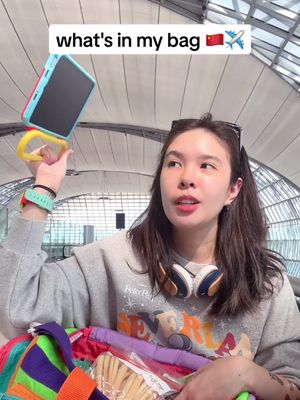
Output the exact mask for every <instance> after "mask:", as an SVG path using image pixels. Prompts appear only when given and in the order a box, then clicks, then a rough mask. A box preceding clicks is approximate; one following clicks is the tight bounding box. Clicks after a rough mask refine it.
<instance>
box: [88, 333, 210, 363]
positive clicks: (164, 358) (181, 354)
mask: <svg viewBox="0 0 300 400" xmlns="http://www.w3.org/2000/svg"><path fill="white" fill-rule="evenodd" d="M90 336H91V338H93V339H94V340H97V341H99V342H102V343H106V344H110V345H112V346H115V347H118V348H120V349H124V350H127V349H129V350H130V351H135V352H136V353H137V354H138V355H140V356H145V357H149V358H151V359H153V360H155V361H158V362H163V363H168V364H172V365H177V366H180V367H184V368H189V369H192V370H196V369H198V368H200V367H203V366H204V365H207V364H209V363H210V362H211V361H210V360H208V359H207V358H204V357H201V356H199V355H197V354H193V353H189V352H187V351H183V350H179V349H169V348H167V347H162V346H158V345H155V344H152V343H148V342H145V341H144V340H140V339H137V338H133V337H131V336H127V335H124V334H122V333H120V332H116V331H112V330H110V329H106V328H101V327H93V329H92V331H91V334H90Z"/></svg>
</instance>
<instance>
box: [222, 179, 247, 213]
mask: <svg viewBox="0 0 300 400" xmlns="http://www.w3.org/2000/svg"><path fill="white" fill-rule="evenodd" d="M242 186H243V179H242V178H238V179H237V180H236V182H235V183H234V184H232V185H230V189H229V195H228V198H227V201H226V203H225V206H230V204H231V203H232V202H233V201H234V200H235V199H236V198H237V196H238V194H239V193H240V190H241V187H242Z"/></svg>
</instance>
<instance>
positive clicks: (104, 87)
mask: <svg viewBox="0 0 300 400" xmlns="http://www.w3.org/2000/svg"><path fill="white" fill-rule="evenodd" d="M24 4H25V2H23V1H22V2H21V1H20V0H2V1H1V2H0V47H1V51H0V88H1V90H0V243H1V241H2V240H3V239H4V238H5V237H6V235H7V232H8V230H9V228H10V224H11V220H12V218H13V217H14V216H15V215H16V214H17V213H18V212H19V206H18V203H19V199H20V195H21V194H22V193H23V191H24V189H26V188H28V187H31V186H32V184H33V178H32V177H31V176H30V174H29V171H28V170H27V168H26V167H25V165H24V162H23V161H21V160H20V159H19V158H17V156H16V148H17V145H18V142H19V140H20V139H21V137H22V135H23V134H24V131H25V127H24V125H23V124H22V122H21V112H22V110H23V108H24V106H25V104H26V101H27V99H28V97H29V95H30V93H31V91H32V89H33V87H34V85H35V83H36V81H37V79H38V77H39V75H40V73H41V71H42V69H43V66H44V64H45V61H46V60H47V58H48V55H49V49H48V28H49V25H51V24H54V23H56V24H62V23H63V24H67V23H72V24H108V23H109V24H211V23H215V24H250V25H251V29H252V49H251V54H250V55H75V56H74V58H75V60H76V61H78V62H79V64H81V65H82V66H83V67H84V68H85V69H86V70H87V71H88V72H89V73H90V74H91V75H92V76H94V78H95V79H96V83H97V88H96V91H95V94H94V95H93V97H92V99H91V102H90V103H89V105H88V107H87V109H86V110H85V113H84V114H83V116H82V118H81V120H80V123H79V124H78V126H77V127H76V129H75V132H74V134H73V135H72V139H71V141H70V147H72V148H73V149H74V154H73V155H72V156H71V157H70V160H69V162H68V170H67V176H66V179H65V180H64V183H63V187H62V189H61V191H60V193H59V196H58V198H57V202H56V208H55V210H54V212H53V213H52V215H49V219H48V225H47V229H46V233H45V236H44V242H43V248H44V249H45V250H46V251H47V252H48V255H49V259H51V260H57V259H62V258H65V257H69V256H70V254H71V249H72V248H73V247H74V246H81V245H83V244H84V243H87V242H91V241H93V240H98V239H101V238H102V237H104V236H107V235H111V234H112V233H114V232H116V231H117V230H120V229H126V228H128V227H130V225H131V224H132V223H133V221H134V220H135V218H136V217H137V216H138V215H139V214H140V213H141V212H142V211H144V210H145V209H146V207H147V204H148V201H149V188H150V185H151V183H152V175H153V172H154V169H155V165H156V161H157V159H158V154H159V151H160V149H161V147H162V143H163V142H164V140H165V137H166V135H167V133H168V130H169V128H170V125H171V121H172V120H174V119H179V118H190V117H191V118H198V117H200V116H201V115H202V114H203V113H205V112H207V111H210V112H211V113H212V114H213V117H214V118H216V119H222V120H227V121H231V122H235V123H237V124H239V125H241V126H242V127H243V128H244V133H243V144H244V146H245V148H246V150H247V152H248V154H249V156H250V158H251V168H252V171H253V174H254V178H255V181H256V184H257V190H258V193H259V197H260V200H261V206H262V208H263V210H264V213H265V216H266V221H267V225H268V240H267V246H268V247H270V248H272V249H274V250H276V251H278V252H279V253H281V254H282V255H283V256H284V257H285V259H286V265H287V270H288V273H289V275H290V276H291V280H292V281H293V287H294V288H295V294H298V295H299V292H297V289H296V288H297V287H299V280H298V278H300V162H299V154H300V124H299V116H300V98H299V94H300V26H299V21H300V2H299V0H274V1H264V0H256V1H249V0H214V1H208V0H188V1H184V0H174V1H167V0H153V1H150V0H26V6H25V5H24ZM42 144H44V143H43V142H42V141H41V140H40V139H35V140H33V141H32V142H30V144H29V146H28V147H29V151H31V150H33V149H34V148H36V147H39V146H41V145H42ZM0 324H1V321H0ZM3 340H4V338H2V339H1V341H3Z"/></svg>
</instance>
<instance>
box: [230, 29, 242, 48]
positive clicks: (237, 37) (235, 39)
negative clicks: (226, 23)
mask: <svg viewBox="0 0 300 400" xmlns="http://www.w3.org/2000/svg"><path fill="white" fill-rule="evenodd" d="M225 32H226V33H227V34H228V35H229V36H230V37H231V40H230V41H229V42H225V43H226V44H227V45H228V46H230V48H231V49H232V48H233V47H232V46H233V45H234V43H237V44H238V45H239V46H240V48H241V49H242V50H243V48H244V42H243V41H242V40H241V37H242V36H243V34H244V33H245V31H239V32H238V33H235V32H233V31H225ZM228 46H227V47H228Z"/></svg>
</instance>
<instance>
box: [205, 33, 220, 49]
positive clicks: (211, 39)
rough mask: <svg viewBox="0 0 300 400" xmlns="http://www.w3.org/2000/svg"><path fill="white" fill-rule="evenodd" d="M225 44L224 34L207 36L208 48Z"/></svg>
mask: <svg viewBox="0 0 300 400" xmlns="http://www.w3.org/2000/svg"><path fill="white" fill-rule="evenodd" d="M223 44H224V35H223V33H217V34H216V35H206V46H217V45H223Z"/></svg>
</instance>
